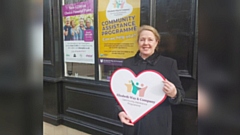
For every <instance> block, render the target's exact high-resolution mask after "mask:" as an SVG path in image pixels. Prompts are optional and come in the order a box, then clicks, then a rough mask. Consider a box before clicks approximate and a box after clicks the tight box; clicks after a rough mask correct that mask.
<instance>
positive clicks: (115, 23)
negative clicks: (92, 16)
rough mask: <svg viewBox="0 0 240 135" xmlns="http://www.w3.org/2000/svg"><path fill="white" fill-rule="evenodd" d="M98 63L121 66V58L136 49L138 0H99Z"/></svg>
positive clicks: (132, 53)
mask: <svg viewBox="0 0 240 135" xmlns="http://www.w3.org/2000/svg"><path fill="white" fill-rule="evenodd" d="M98 3H101V4H99V6H98V48H99V49H98V50H99V63H100V64H104V65H116V66H121V64H122V60H123V59H125V58H128V57H131V56H134V55H135V53H136V52H137V50H138V45H137V29H138V28H139V26H140V0H99V2H98Z"/></svg>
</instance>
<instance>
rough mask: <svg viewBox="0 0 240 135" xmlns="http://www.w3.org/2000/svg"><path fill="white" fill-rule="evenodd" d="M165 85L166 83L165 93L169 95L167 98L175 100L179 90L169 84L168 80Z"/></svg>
mask: <svg viewBox="0 0 240 135" xmlns="http://www.w3.org/2000/svg"><path fill="white" fill-rule="evenodd" d="M163 83H164V86H163V91H164V92H165V93H166V94H167V96H169V97H171V98H175V97H176V96H177V89H176V87H175V85H174V84H173V83H171V82H169V81H168V80H167V79H165V80H164V81H163Z"/></svg>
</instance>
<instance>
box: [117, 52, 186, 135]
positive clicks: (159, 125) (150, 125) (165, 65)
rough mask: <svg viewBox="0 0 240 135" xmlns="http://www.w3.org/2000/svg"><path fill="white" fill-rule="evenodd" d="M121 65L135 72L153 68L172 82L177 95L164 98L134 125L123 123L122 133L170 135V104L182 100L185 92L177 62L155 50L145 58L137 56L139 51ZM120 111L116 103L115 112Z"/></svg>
mask: <svg viewBox="0 0 240 135" xmlns="http://www.w3.org/2000/svg"><path fill="white" fill-rule="evenodd" d="M123 67H126V68H129V69H131V70H132V71H133V72H134V73H135V74H138V73H140V72H142V71H143V70H155V71H158V72H159V73H161V74H162V75H163V76H164V77H165V78H166V79H168V80H169V81H170V82H172V83H173V84H174V85H175V87H176V89H177V97H176V98H175V99H171V98H170V97H167V98H166V100H165V101H164V102H163V103H162V104H160V105H159V106H158V107H156V108H155V109H154V110H152V111H151V112H150V113H148V114H147V115H146V116H144V117H143V118H142V119H140V120H139V121H138V122H137V123H135V124H134V126H128V125H125V124H124V128H123V134H124V135H171V134H172V110H171V104H179V103H181V102H182V101H183V98H184V95H185V92H184V90H183V88H182V85H181V81H180V79H179V76H178V70H177V62H176V60H174V59H171V58H168V57H164V56H161V55H160V54H159V53H157V52H155V53H154V54H153V55H151V56H150V57H148V58H147V59H146V60H144V59H142V58H141V57H140V56H139V52H138V53H137V54H136V55H135V56H134V57H131V58H127V59H125V60H124V61H123ZM149 79H151V78H149ZM120 111H122V109H121V108H120V106H119V105H117V114H118V113H119V112H120Z"/></svg>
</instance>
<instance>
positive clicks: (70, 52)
mask: <svg viewBox="0 0 240 135" xmlns="http://www.w3.org/2000/svg"><path fill="white" fill-rule="evenodd" d="M93 13H94V5H93V0H86V1H84V2H77V3H72V4H66V5H63V6H62V14H63V40H64V61H65V62H75V63H90V64H94V24H93V23H94V16H93Z"/></svg>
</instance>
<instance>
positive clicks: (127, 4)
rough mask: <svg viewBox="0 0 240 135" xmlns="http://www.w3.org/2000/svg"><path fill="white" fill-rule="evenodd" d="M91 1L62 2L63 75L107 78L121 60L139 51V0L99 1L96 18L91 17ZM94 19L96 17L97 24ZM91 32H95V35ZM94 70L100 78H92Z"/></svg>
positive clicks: (68, 0) (92, 11) (69, 0)
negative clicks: (96, 27) (95, 27)
mask: <svg viewBox="0 0 240 135" xmlns="http://www.w3.org/2000/svg"><path fill="white" fill-rule="evenodd" d="M94 2H96V1H94V0H65V1H63V4H62V21H63V43H64V63H65V76H66V77H74V78H84V79H93V80H100V81H109V80H110V77H111V74H112V73H113V72H114V71H115V70H116V69H117V68H120V67H121V66H122V61H123V59H125V58H127V57H130V56H133V55H135V53H136V52H137V50H138V45H137V33H136V32H137V28H138V27H139V25H140V1H137V2H136V1H135V0H123V1H109V0H99V1H98V3H101V4H98V17H95V16H94ZM95 18H98V20H97V24H95V23H94V22H96V20H95ZM94 20H95V21H94ZM94 26H98V29H94ZM94 31H97V33H98V35H94ZM95 42H97V44H96V43H95ZM96 48H97V51H96V50H95V49H96ZM96 52H98V53H97V54H96ZM95 59H97V60H95ZM96 61H97V63H95V62H96ZM96 64H98V66H95V65H96ZM96 68H97V69H96ZM95 71H97V72H98V76H99V78H95V77H96V73H95Z"/></svg>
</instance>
